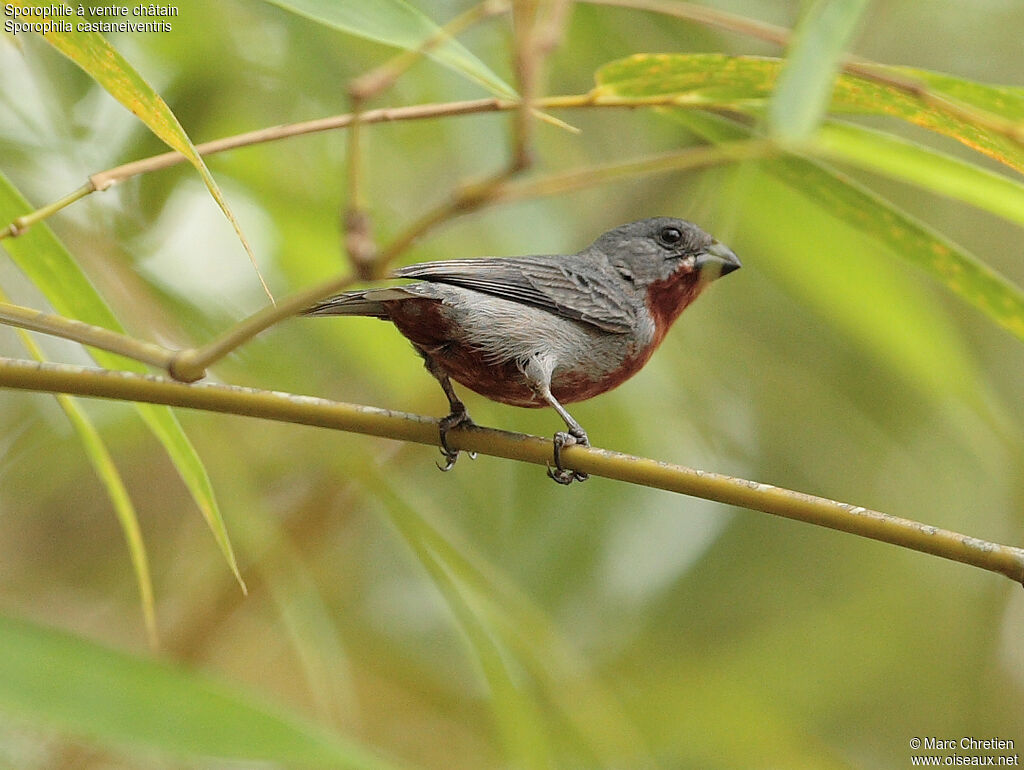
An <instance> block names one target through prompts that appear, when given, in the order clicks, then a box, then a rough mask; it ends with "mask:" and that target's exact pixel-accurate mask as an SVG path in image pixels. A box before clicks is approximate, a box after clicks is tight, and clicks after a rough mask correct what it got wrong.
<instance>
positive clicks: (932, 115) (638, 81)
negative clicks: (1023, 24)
mask: <svg viewBox="0 0 1024 770" xmlns="http://www.w3.org/2000/svg"><path fill="white" fill-rule="evenodd" d="M781 69H782V61H781V60H779V59H771V58H762V57H757V56H726V55H724V54H638V55H636V56H631V57H629V58H627V59H620V60H618V61H614V62H611V63H609V64H606V65H605V66H604V67H602V68H601V69H599V70H598V71H597V74H596V78H597V87H596V88H595V89H594V91H593V98H594V100H595V101H597V102H600V101H601V98H602V97H603V96H614V97H617V98H618V97H631V98H637V99H643V98H647V97H660V98H665V97H669V98H673V97H674V99H675V101H676V103H678V104H680V105H683V106H686V105H689V106H700V107H707V108H709V109H710V108H715V107H718V108H724V109H731V110H736V111H738V112H745V113H750V114H754V115H760V114H761V113H762V112H763V111H764V109H765V107H766V104H767V100H768V99H769V98H770V97H771V95H772V93H773V92H774V90H775V86H776V83H777V81H778V77H779V73H780V71H781ZM875 69H876V70H877V71H878V72H880V73H882V74H885V73H890V74H892V75H893V76H894V77H898V78H899V79H901V80H905V79H906V78H908V77H909V78H913V79H916V80H919V81H921V82H923V83H925V84H926V85H927V87H928V88H930V89H932V90H933V91H934V92H935V93H936V94H939V95H944V96H948V97H950V98H953V99H956V100H957V101H959V102H961V103H964V104H969V105H971V106H972V107H976V108H977V109H979V110H983V111H984V112H986V113H988V114H991V115H995V116H998V117H999V118H1002V119H1005V120H1008V121H1016V122H1019V123H1020V122H1024V88H1011V87H1007V86H993V85H987V84H984V83H975V82H972V81H968V80H962V79H959V78H954V77H951V76H949V75H941V74H938V73H934V72H928V71H926V70H915V69H908V68H906V67H885V66H881V65H879V66H878V67H876V68H875ZM830 110H831V111H833V112H840V113H850V114H854V113H855V114H863V115H887V116H890V117H894V118H899V119H901V120H905V121H907V122H908V123H913V124H915V125H918V126H923V127H924V128H927V129H929V130H931V131H935V132H937V133H940V134H944V135H946V136H950V137H953V138H954V139H956V140H958V141H960V142H963V143H964V144H965V145H967V146H968V147H972V148H973V149H975V150H977V151H978V152H981V153H984V154H985V155H988V156H989V157H992V158H995V159H996V160H998V161H1000V162H1001V163H1005V164H1007V165H1008V166H1011V167H1012V168H1015V169H1017V170H1018V171H1021V172H1024V146H1022V145H1021V144H1019V143H1017V142H1014V141H1013V140H1011V139H1009V138H1008V137H1006V136H1004V135H1003V134H1001V133H999V132H998V131H996V130H994V129H992V128H990V127H988V126H986V125H981V124H979V123H975V122H971V121H969V120H967V119H965V118H964V117H962V115H960V114H954V113H951V112H948V111H943V110H941V109H939V108H937V107H935V106H933V105H931V104H929V103H928V102H927V101H925V100H924V99H922V98H921V97H920V95H918V94H915V93H912V92H910V91H906V90H903V89H901V88H898V87H896V86H895V85H890V84H884V83H881V82H878V81H875V80H866V79H864V78H859V77H855V76H853V75H840V76H839V77H838V78H836V81H835V89H834V91H833V94H832V103H831V105H830Z"/></svg>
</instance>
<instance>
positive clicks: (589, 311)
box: [394, 255, 635, 334]
mask: <svg viewBox="0 0 1024 770" xmlns="http://www.w3.org/2000/svg"><path fill="white" fill-rule="evenodd" d="M602 267H603V266H597V265H594V264H593V263H592V262H590V261H589V260H588V262H587V263H583V262H582V261H581V259H580V257H578V256H575V255H574V256H569V257H480V258H477V259H449V260H444V261H441V262H423V263H420V264H418V265H409V266H408V267H403V268H399V269H398V270H396V271H395V272H394V275H395V276H396V277H398V278H419V279H422V280H424V281H430V282H435V283H445V284H449V285H452V286H462V287H464V288H467V289H474V290H476V291H479V292H483V293H484V294H490V295H492V296H495V297H501V298H502V299H507V300H512V301H513V302H522V303H524V304H527V305H533V306H535V307H539V308H542V309H544V310H547V311H549V312H551V313H556V314H558V315H561V316H565V317H566V318H572V319H575V320H577V321H583V322H584V323H588V324H591V325H593V326H596V327H598V328H599V329H603V330H605V331H608V332H614V333H617V334H624V333H626V332H628V331H630V330H631V329H632V328H633V322H634V318H635V311H634V310H633V306H632V305H631V304H630V301H629V297H628V295H627V293H626V289H625V287H623V286H622V284H621V279H620V278H619V277H618V276H617V275H610V274H608V273H607V272H606V271H605V270H604V269H601V268H602Z"/></svg>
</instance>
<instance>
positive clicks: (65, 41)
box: [12, 0, 270, 295]
mask: <svg viewBox="0 0 1024 770" xmlns="http://www.w3.org/2000/svg"><path fill="white" fill-rule="evenodd" d="M12 1H13V2H14V4H15V5H21V6H23V7H24V6H25V3H24V2H22V0H12ZM33 18H45V17H33ZM72 26H76V25H72ZM42 37H43V39H44V40H45V41H46V42H48V43H49V44H50V45H52V46H53V47H54V48H56V49H57V50H58V51H60V52H61V53H62V54H64V55H65V56H66V57H68V58H69V59H70V60H71V61H73V62H74V63H75V64H77V65H78V66H79V67H81V68H82V69H83V70H84V71H85V72H86V73H87V74H88V75H89V76H90V77H91V78H92V79H93V80H95V81H96V82H97V83H99V85H101V86H102V87H103V88H104V89H105V90H106V91H107V93H109V94H110V95H111V96H113V97H114V98H115V99H117V101H119V102H120V103H121V104H122V105H124V106H125V107H126V108H127V109H128V110H129V111H130V112H131V113H132V114H133V115H135V116H136V117H137V118H138V119H139V120H141V121H142V122H143V123H145V124H146V125H147V126H149V128H150V130H151V131H152V132H153V133H154V134H156V135H157V137H159V138H160V139H161V140H163V141H164V142H166V143H167V145H168V146H169V147H170V148H171V149H173V150H177V151H178V152H180V153H181V154H182V155H184V156H185V157H186V158H187V159H188V161H189V162H190V163H191V164H192V165H193V166H195V168H196V170H197V171H198V172H199V175H200V176H201V177H202V178H203V182H204V183H205V184H206V187H207V189H209V191H210V194H211V195H212V196H213V198H214V200H216V201H217V205H218V206H220V209H221V211H223V212H224V216H225V217H227V219H228V221H229V222H230V223H231V226H232V227H233V228H234V230H235V233H236V234H237V235H238V239H239V240H240V241H241V242H242V246H243V247H244V248H245V251H246V253H247V254H248V255H249V259H250V261H251V262H252V264H253V267H254V268H256V273H257V275H258V276H259V267H258V266H257V263H256V255H255V254H253V251H252V248H251V247H250V246H249V241H248V239H247V238H246V237H245V234H244V233H243V232H242V228H241V225H239V223H238V220H237V219H235V215H234V214H233V213H232V211H231V208H230V207H229V206H228V202H227V200H225V198H224V196H223V194H222V193H221V191H220V188H219V187H218V186H217V182H216V181H215V180H214V178H213V176H212V175H211V174H210V171H209V169H208V168H207V167H206V163H204V162H203V159H202V157H201V156H200V155H199V153H198V152H196V148H195V147H194V146H193V145H192V142H191V140H190V139H189V138H188V135H187V134H186V133H185V129H183V128H182V127H181V124H180V123H179V122H178V119H177V118H176V117H175V116H174V113H173V112H171V108H170V107H168V106H167V103H166V102H164V100H163V99H161V98H160V95H159V94H157V93H156V91H154V90H153V88H152V87H151V86H150V85H149V83H147V82H146V80H145V78H143V77H142V75H140V74H139V73H138V72H136V71H135V68H134V67H132V65H131V64H129V63H128V61H127V60H126V59H125V58H124V57H123V56H121V54H120V53H118V52H117V50H116V49H115V48H114V47H113V46H111V45H110V43H108V42H107V41H106V39H105V38H104V37H103V36H102V35H101V34H99V33H98V32H80V31H78V30H77V29H73V30H72V31H70V32H65V31H61V30H53V31H50V32H48V33H46V34H45V35H43V36H42ZM259 278H260V282H261V283H263V277H262V276H259ZM263 288H264V289H265V290H266V291H267V293H268V295H269V293H270V292H269V289H267V286H266V284H265V283H263Z"/></svg>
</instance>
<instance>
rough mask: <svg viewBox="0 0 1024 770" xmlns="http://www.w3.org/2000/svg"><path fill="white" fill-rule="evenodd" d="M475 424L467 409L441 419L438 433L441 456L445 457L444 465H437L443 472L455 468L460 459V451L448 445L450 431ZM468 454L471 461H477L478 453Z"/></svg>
mask: <svg viewBox="0 0 1024 770" xmlns="http://www.w3.org/2000/svg"><path fill="white" fill-rule="evenodd" d="M473 424H474V423H473V420H472V418H471V417H470V416H469V412H467V411H466V410H465V408H463V409H461V410H456V411H454V412H452V413H451V414H450V415H448V416H447V417H443V418H441V421H440V423H438V426H437V433H438V438H439V439H440V444H441V454H442V455H443V456H444V465H441V463H437V464H436V465H437V467H438V468H439V469H440V470H441V471H442V472H447V471H450V470H451V469H452V468H454V467H455V461H456V460H458V459H459V450H458V449H452V448H451V447H450V446H449V445H448V431H450V430H451V429H452V428H459V427H462V426H466V427H468V426H471V425H473ZM467 454H468V455H469V459H471V460H475V459H476V452H468V453H467Z"/></svg>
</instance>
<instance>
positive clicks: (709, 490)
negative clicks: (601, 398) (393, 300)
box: [0, 359, 1024, 584]
mask: <svg viewBox="0 0 1024 770" xmlns="http://www.w3.org/2000/svg"><path fill="white" fill-rule="evenodd" d="M0 387H7V388H14V389H19V390H29V391H36V392H46V393H68V394H72V395H79V396H90V397H96V398H109V399H117V400H123V401H142V402H146V403H153V404H166V405H168V406H178V407H187V408H190V409H201V410H206V411H212V412H222V413H226V414H236V415H244V416H249V417H259V418H261V419H267V420H276V421H279V422H289V423H294V424H299V425H312V426H317V427H322V428H330V429H333V430H343V431H348V432H353V433H363V434H366V435H372V436H381V437H384V438H390V439H396V440H399V441H413V442H417V443H420V444H428V445H434V444H436V443H437V426H438V421H437V420H436V419H433V418H430V417H424V416H421V415H414V414H406V413H402V412H393V411H389V410H386V409H378V408H374V407H369V406H359V405H354V404H345V403H340V402H336V401H329V400H327V399H322V398H313V397H310V396H297V395H292V394H288V393H278V392H271V391H264V390H257V389H254V388H241V387H237V386H231V385H215V384H208V383H198V384H195V385H185V384H183V383H180V382H174V381H172V380H168V379H165V378H162V377H153V376H143V375H137V374H132V373H127V372H111V371H105V370H97V369H86V368H83V367H78V366H68V365H58V364H40V363H38V362H35V361H21V360H14V359H0ZM447 439H448V442H449V443H450V444H451V446H452V448H453V449H460V450H465V451H470V452H477V453H479V454H486V455H492V456H494V457H503V458H506V459H510V460H519V461H522V462H529V463H534V464H537V465H546V464H548V463H549V462H550V461H551V441H550V439H545V438H541V437H539V436H528V435H524V434H519V433H508V432H505V431H499V430H493V429H490V428H480V427H469V428H457V429H454V430H452V431H450V432H449V434H448V436H447ZM562 461H563V464H564V465H565V466H566V467H567V468H571V469H573V470H578V471H582V472H584V473H589V474H591V475H592V476H603V477H605V478H608V479H615V480H618V481H625V482H629V483H633V484H639V485H642V486H647V487H653V488H657V489H664V490H668V491H671V492H678V493H680V494H686V495H691V496H694V497H700V498H704V499H706V500H714V501H717V502H720V503H726V504H728V505H736V506H740V507H743V508H750V509H752V510H758V511H764V512H765V513H771V514H774V515H777V516H783V517H785V518H789V519H796V520H798V521H804V522H807V523H810V524H816V525H818V526H822V527H828V528H830V529H837V530H840V531H843V532H850V533H852V534H855V535H860V536H862V537H867V538H871V539H874V540H880V541H882V542H886V543H891V544H893V545H897V546H902V547H904V548H910V549H912V550H915V551H920V552H922V553H930V554H933V555H935V556H940V557H942V558H945V559H951V560H953V561H958V562H962V563H964V564H970V565H972V566H975V567H978V568H980V569H985V570H989V571H991V572H997V573H999V574H1002V575H1005V576H1007V577H1009V578H1010V579H1011V580H1014V581H1015V582H1018V583H1021V584H1024V549H1021V548H1017V547H1015V546H1009V545H1001V544H998V543H992V542H989V541H986V540H980V539H978V538H975V537H972V536H969V535H964V534H960V533H958V532H952V531H950V530H945V529H939V528H938V527H933V526H930V525H927V524H922V523H920V522H917V521H912V520H910V519H904V518H900V517H897V516H890V515H889V514H886V513H882V512H880V511H873V510H870V509H867V508H863V507H861V506H855V505H851V504H849V503H841V502H837V501H835V500H828V499H826V498H822V497H816V496H814V495H808V494H804V493H802V492H795V491H792V490H788V489H783V488H780V487H775V486H771V485H769V484H762V483H759V482H755V481H748V480H746V479H740V478H736V477H733V476H725V475H722V474H719V473H711V472H707V471H701V470H696V469H693V468H687V467H684V466H681V465H673V464H669V463H661V462H657V461H655V460H650V459H647V458H643V457H634V456H632V455H626V454H620V453H618V452H611V451H608V450H604V449H597V448H595V447H583V446H579V445H576V446H572V447H568V448H567V449H565V450H563V452H562Z"/></svg>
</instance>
